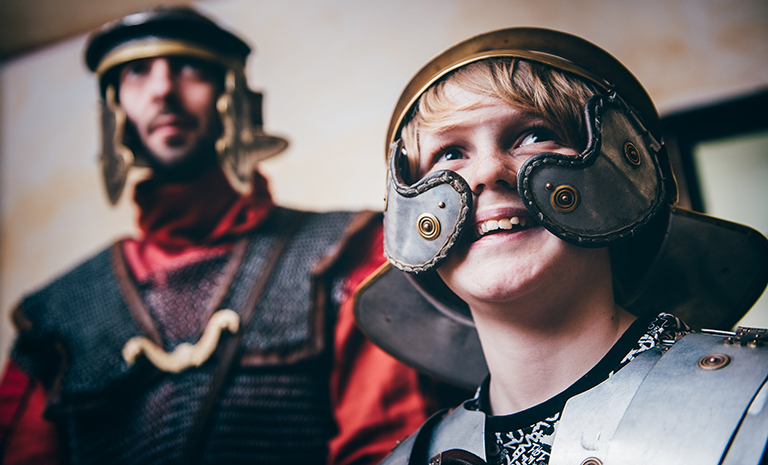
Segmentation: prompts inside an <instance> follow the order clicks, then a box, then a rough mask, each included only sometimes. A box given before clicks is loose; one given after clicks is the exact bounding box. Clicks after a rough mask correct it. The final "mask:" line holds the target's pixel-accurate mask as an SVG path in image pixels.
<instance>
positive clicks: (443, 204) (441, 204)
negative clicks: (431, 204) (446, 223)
mask: <svg viewBox="0 0 768 465" xmlns="http://www.w3.org/2000/svg"><path fill="white" fill-rule="evenodd" d="M437 206H438V207H440V208H445V202H440V203H438V204H437Z"/></svg>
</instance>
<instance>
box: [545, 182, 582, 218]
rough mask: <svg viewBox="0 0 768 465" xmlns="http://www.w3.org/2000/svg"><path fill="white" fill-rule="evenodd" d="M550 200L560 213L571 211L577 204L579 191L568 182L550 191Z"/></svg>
mask: <svg viewBox="0 0 768 465" xmlns="http://www.w3.org/2000/svg"><path fill="white" fill-rule="evenodd" d="M550 201H551V202H552V206H553V207H555V210H557V211H559V212H562V213H568V212H572V211H573V210H575V209H576V207H577V206H578V205H579V191H578V190H576V188H575V187H573V186H569V185H568V184H563V185H561V186H557V188H556V189H555V190H554V191H553V192H552V196H551V197H550Z"/></svg>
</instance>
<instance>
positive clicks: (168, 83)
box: [119, 57, 221, 169]
mask: <svg viewBox="0 0 768 465" xmlns="http://www.w3.org/2000/svg"><path fill="white" fill-rule="evenodd" d="M216 74H217V73H215V72H214V71H213V70H212V67H211V66H210V65H209V64H207V63H205V62H202V61H200V60H195V59H192V58H186V57H157V58H146V59H141V60H135V61H132V62H129V63H127V64H125V65H124V66H123V68H122V69H121V70H120V85H119V100H120V106H121V107H122V108H123V110H124V111H125V113H126V116H127V117H128V120H129V121H130V123H131V124H132V125H133V127H134V128H135V130H136V133H137V135H138V137H139V139H140V141H141V143H142V145H143V146H144V148H145V149H146V152H148V153H147V155H148V156H149V157H150V161H151V163H152V164H153V165H154V166H156V167H158V168H160V169H174V168H176V167H180V166H183V165H184V164H186V163H189V162H192V161H194V160H191V159H192V158H195V157H196V156H197V155H199V154H200V153H201V152H206V151H210V150H212V149H213V141H214V140H215V139H216V136H217V134H216V132H218V130H219V128H218V125H217V119H216V118H215V115H216V100H217V98H218V94H219V92H220V86H221V84H220V82H218V81H219V80H220V79H219V77H217V76H216Z"/></svg>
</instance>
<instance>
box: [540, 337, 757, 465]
mask: <svg viewBox="0 0 768 465" xmlns="http://www.w3.org/2000/svg"><path fill="white" fill-rule="evenodd" d="M742 341H743V340H742ZM767 377H768V347H765V346H761V345H760V344H757V345H756V346H755V344H751V345H746V344H745V345H742V344H741V343H740V341H739V340H738V339H735V340H734V338H727V339H726V338H724V337H722V336H719V335H713V334H703V333H694V334H689V335H687V336H685V337H684V338H682V339H681V340H679V341H677V342H676V343H675V344H674V345H673V346H672V347H671V348H670V349H669V350H668V351H667V352H666V353H665V354H664V355H663V356H662V355H661V352H660V350H659V349H658V348H654V349H651V350H648V351H646V352H643V353H642V354H640V355H639V356H638V357H637V358H636V359H635V360H633V361H632V362H631V363H630V364H629V365H627V366H626V367H624V368H623V369H621V370H620V371H619V372H618V373H616V374H615V375H614V376H612V377H611V378H609V379H608V380H607V381H605V382H603V383H601V384H600V385H598V386H596V387H595V388H593V389H591V390H589V391H587V392H585V393H583V394H580V395H578V396H576V397H574V398H572V399H571V400H569V401H568V403H567V404H566V406H565V409H564V411H563V414H562V418H561V420H560V422H559V423H558V425H557V433H556V435H555V440H554V444H553V446H552V455H551V459H550V462H549V463H550V465H563V464H574V463H575V464H580V463H590V464H594V465H598V464H613V463H621V464H630V465H631V464H647V463H654V464H678V463H696V464H699V465H707V464H713V465H715V464H723V465H726V464H736V463H738V464H757V463H759V462H760V459H761V457H762V455H763V451H764V449H765V445H766V441H768V408H766V402H767V401H768V387H766V384H765V382H766V378H767Z"/></svg>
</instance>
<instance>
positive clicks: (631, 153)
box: [517, 95, 666, 247]
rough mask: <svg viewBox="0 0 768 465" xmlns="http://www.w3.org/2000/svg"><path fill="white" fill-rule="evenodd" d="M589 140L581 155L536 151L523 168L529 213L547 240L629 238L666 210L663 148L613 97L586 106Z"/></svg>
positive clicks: (595, 242)
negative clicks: (660, 158) (546, 233)
mask: <svg viewBox="0 0 768 465" xmlns="http://www.w3.org/2000/svg"><path fill="white" fill-rule="evenodd" d="M586 121H587V129H588V136H589V142H588V146H587V148H586V150H585V151H584V152H583V153H582V154H581V155H580V156H578V157H573V156H567V155H562V154H559V153H539V154H536V155H534V156H532V157H531V158H529V159H528V160H526V162H525V163H524V164H523V166H522V167H521V168H520V170H519V173H518V178H517V180H518V181H517V183H518V186H517V188H518V191H519V193H520V196H521V198H522V199H523V202H524V203H525V206H526V208H527V209H528V210H529V211H530V212H531V214H532V215H533V216H534V217H535V218H536V219H537V220H538V222H539V223H540V224H541V225H543V226H544V227H545V228H546V229H547V230H549V231H550V232H551V233H552V234H554V235H556V236H557V237H559V238H560V239H562V240H564V241H566V242H569V243H572V244H575V245H578V246H581V247H602V246H607V245H609V244H611V243H614V242H616V241H618V240H621V239H624V238H627V237H633V236H635V234H637V233H639V232H640V231H642V230H643V229H644V228H645V226H647V225H648V223H650V222H651V220H653V218H654V217H655V216H656V214H657V213H658V212H659V211H660V210H661V209H662V208H663V207H664V206H665V205H666V192H665V186H664V184H665V183H664V177H663V175H662V172H661V169H660V167H659V163H658V161H657V153H658V152H659V150H660V149H661V144H659V143H658V142H657V141H656V140H655V138H654V137H653V136H652V135H651V134H650V133H649V132H648V131H647V130H646V129H645V127H644V126H643V125H642V123H641V122H640V120H639V119H638V118H637V117H636V116H635V115H634V113H633V112H632V111H631V110H630V109H629V108H628V107H627V105H626V104H624V102H622V101H621V100H620V99H619V98H618V97H615V96H610V97H609V96H603V95H598V96H595V97H592V98H591V99H590V100H589V102H588V103H587V106H586Z"/></svg>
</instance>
